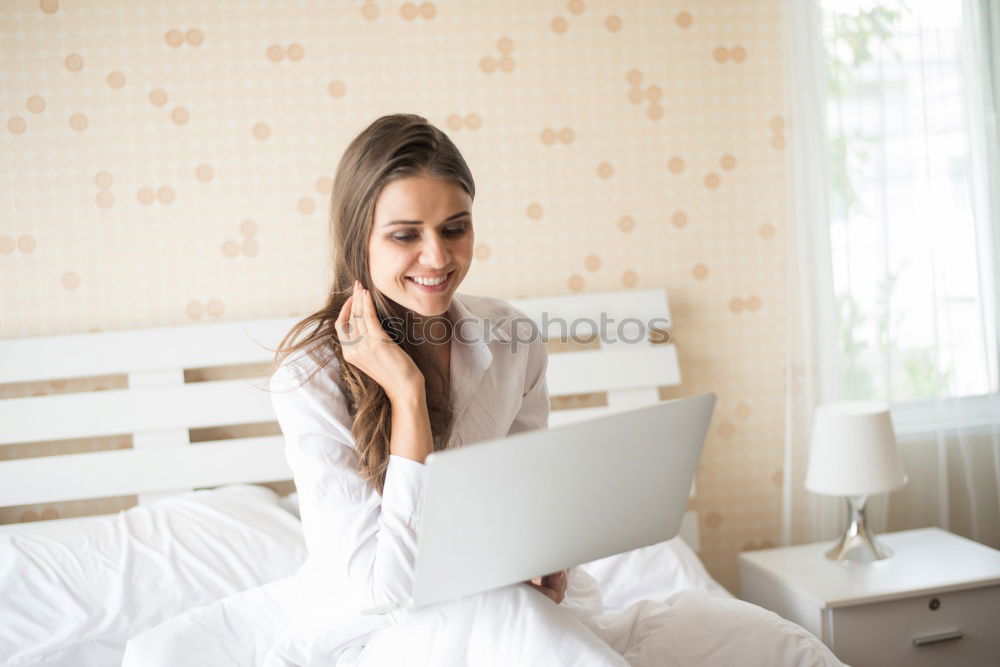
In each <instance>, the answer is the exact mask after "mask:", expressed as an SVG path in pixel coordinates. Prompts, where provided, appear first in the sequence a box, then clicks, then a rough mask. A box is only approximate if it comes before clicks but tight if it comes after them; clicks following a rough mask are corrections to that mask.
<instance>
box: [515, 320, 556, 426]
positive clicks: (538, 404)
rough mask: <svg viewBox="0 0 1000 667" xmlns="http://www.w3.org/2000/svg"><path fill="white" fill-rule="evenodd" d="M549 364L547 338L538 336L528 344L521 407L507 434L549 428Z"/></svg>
mask: <svg viewBox="0 0 1000 667" xmlns="http://www.w3.org/2000/svg"><path fill="white" fill-rule="evenodd" d="M548 366H549V352H548V349H547V348H546V347H545V340H544V339H542V338H541V337H540V336H539V337H536V338H535V339H534V340H532V341H531V344H530V345H529V346H528V367H527V371H526V372H525V375H524V394H523V395H522V398H521V407H520V408H518V411H517V415H516V416H515V417H514V421H513V422H511V425H510V428H509V429H508V430H507V435H514V434H515V433H521V432H524V431H533V430H535V429H540V428H548V425H549V389H548V385H547V384H546V380H545V373H546V372H547V370H548Z"/></svg>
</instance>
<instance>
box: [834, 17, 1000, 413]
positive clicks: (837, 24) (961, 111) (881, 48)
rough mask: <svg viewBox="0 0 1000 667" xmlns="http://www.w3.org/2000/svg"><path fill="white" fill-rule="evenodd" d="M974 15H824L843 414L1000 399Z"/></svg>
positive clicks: (992, 240) (992, 157) (988, 148)
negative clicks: (846, 403) (857, 405)
mask: <svg viewBox="0 0 1000 667" xmlns="http://www.w3.org/2000/svg"><path fill="white" fill-rule="evenodd" d="M973 5H974V0H970V1H967V2H965V3H962V2H958V1H950V2H940V1H938V0H905V1H903V0H884V1H882V2H871V1H868V2H864V1H862V0H821V2H820V7H821V10H822V19H823V33H824V34H823V37H824V43H825V47H826V65H827V73H828V90H827V93H828V97H827V105H826V125H827V128H826V129H827V136H828V149H829V153H830V164H829V174H830V177H829V181H830V182H829V201H830V204H829V206H830V211H829V214H830V252H831V260H832V268H833V289H834V293H835V297H836V302H837V312H838V332H837V333H838V338H839V340H838V347H839V354H840V363H839V367H840V378H839V383H840V394H841V396H842V397H843V398H854V399H861V400H880V401H888V402H890V403H892V404H893V405H894V407H895V406H897V405H901V406H904V407H905V406H907V405H909V406H911V408H918V409H919V406H920V405H921V404H925V405H926V403H927V402H928V401H934V400H935V399H941V398H946V397H983V398H982V399H980V400H992V399H994V398H995V397H996V395H997V392H998V389H1000V388H998V381H1000V372H998V367H997V347H998V338H997V314H996V303H995V301H996V293H997V290H996V282H995V281H996V273H995V267H996V260H997V259H998V258H997V257H996V256H995V254H996V251H995V248H996V247H997V245H996V239H997V236H998V234H1000V229H998V224H997V222H996V203H995V201H994V202H993V203H991V202H990V201H989V198H990V196H993V197H996V196H997V192H996V182H995V180H994V183H993V184H992V186H991V184H990V179H996V177H997V175H996V174H995V173H992V172H993V170H992V169H991V168H990V167H988V166H987V165H996V164H997V160H998V152H1000V147H998V146H997V143H996V130H995V127H996V125H995V124H996V114H995V107H994V104H995V100H994V99H993V98H992V97H991V96H990V95H982V94H979V93H981V91H982V87H977V86H979V82H978V79H977V77H978V76H980V75H982V74H983V73H985V75H986V76H989V77H994V78H992V79H990V80H991V81H995V80H996V79H995V77H996V72H991V71H990V67H991V56H990V53H989V46H988V45H989V44H990V41H991V40H989V39H987V40H980V41H976V40H974V39H970V35H971V34H973V32H972V31H975V30H979V29H980V28H982V26H979V25H974V21H977V20H980V17H979V16H978V15H977V14H975V13H974V12H970V11H969V8H970V7H972V6H973ZM987 5H989V2H988V0H987V1H986V2H983V3H982V7H983V8H985V9H987V10H988V11H992V12H997V9H996V7H997V6H996V4H995V3H994V4H993V8H992V9H990V8H989V7H987ZM976 44H978V45H980V47H983V48H976V47H975V45H976ZM984 45H985V46H984ZM986 89H988V86H987V87H986ZM991 123H992V124H991ZM984 132H985V134H984ZM991 132H992V135H990V133H991ZM990 137H992V138H991V139H990ZM986 397H989V398H986ZM970 400H975V399H971V398H970ZM912 414H916V413H912Z"/></svg>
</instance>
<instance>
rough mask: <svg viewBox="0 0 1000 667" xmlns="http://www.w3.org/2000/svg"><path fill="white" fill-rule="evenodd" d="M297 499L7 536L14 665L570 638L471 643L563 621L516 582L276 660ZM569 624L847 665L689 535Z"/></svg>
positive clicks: (241, 493) (720, 654) (415, 651)
mask: <svg viewBox="0 0 1000 667" xmlns="http://www.w3.org/2000/svg"><path fill="white" fill-rule="evenodd" d="M295 501H296V498H295V496H294V495H293V496H290V497H285V498H279V497H278V496H277V494H275V493H274V492H272V491H270V490H269V489H266V488H263V487H259V486H253V485H231V486H227V487H221V488H219V489H214V490H210V491H197V492H194V493H191V494H186V495H184V496H180V497H176V498H169V499H166V500H163V501H161V502H159V503H155V504H153V505H149V506H142V507H136V508H133V509H130V510H128V511H125V512H120V513H118V514H117V515H114V516H110V517H104V518H100V519H91V520H87V521H83V522H70V523H66V524H60V525H50V526H45V525H42V524H40V525H38V526H37V527H33V528H32V529H30V530H28V531H25V532H21V533H13V534H8V535H4V536H0V665H2V666H3V667H14V666H15V665H16V666H23V665H36V666H42V665H44V666H46V667H55V666H60V667H61V666H64V665H65V666H69V665H72V666H73V667H91V666H97V665H119V664H121V660H122V656H123V653H124V649H125V645H126V641H127V640H128V639H129V638H131V637H136V636H137V635H141V634H143V633H144V632H145V631H147V630H149V629H150V628H154V627H155V628H156V629H155V630H153V631H152V632H148V633H146V634H145V635H143V636H144V637H145V638H146V641H145V644H144V650H147V651H150V653H151V655H149V656H143V657H142V658H141V659H140V660H139V662H138V663H137V664H143V665H145V664H150V665H152V664H155V663H154V662H153V660H155V659H156V658H155V654H165V653H166V651H167V649H166V648H164V650H163V651H159V650H157V642H162V646H163V647H169V650H170V651H171V662H170V664H171V665H175V666H176V665H183V664H192V665H194V664H199V665H204V664H212V665H217V666H219V667H221V666H223V665H234V666H235V665H239V666H240V667H243V666H245V665H247V664H265V662H266V661H267V660H271V662H270V663H269V667H270V665H275V666H277V665H281V666H282V667H284V666H286V665H291V664H310V665H313V666H314V667H320V666H323V667H325V666H326V665H338V666H339V667H345V666H346V665H371V664H376V665H377V664H390V663H391V664H399V665H404V664H435V663H433V662H428V659H429V656H431V655H433V653H432V652H429V651H428V650H426V649H428V646H427V638H428V637H437V638H438V641H436V642H434V645H435V646H436V648H435V649H434V650H436V651H438V652H439V653H438V655H437V656H436V659H437V660H438V662H437V663H436V664H462V663H463V662H465V660H466V659H467V658H468V656H469V655H473V654H474V652H475V650H485V651H487V652H489V653H490V655H493V656H494V659H499V657H500V653H499V652H498V651H500V650H501V649H502V650H507V649H503V647H505V646H507V647H515V646H516V647H519V648H518V650H519V651H521V653H519V654H518V655H519V656H520V657H519V661H521V662H523V658H524V656H530V655H541V654H542V651H543V648H546V647H547V649H548V650H550V649H551V645H552V642H557V641H558V639H559V638H558V637H557V636H550V637H547V638H546V637H545V635H544V632H537V628H536V630H533V631H532V632H531V636H522V637H519V636H506V637H503V638H496V637H494V638H492V639H491V638H490V637H488V636H487V637H486V639H487V641H486V642H485V643H484V642H483V641H482V639H483V635H484V633H482V632H480V633H479V634H478V636H479V640H478V641H477V643H476V644H475V645H473V644H471V643H470V642H473V637H475V636H476V633H475V632H473V629H472V628H464V629H463V628H462V626H461V623H472V622H478V623H480V624H482V623H490V622H491V621H489V615H490V614H493V615H495V617H496V619H501V618H518V617H527V616H530V613H531V612H532V611H534V612H535V613H537V612H539V610H541V611H542V612H544V613H546V614H547V613H549V611H548V610H547V609H546V608H545V607H543V606H539V598H541V600H542V603H543V604H544V605H550V606H551V607H552V608H553V609H554V608H555V605H552V603H551V601H549V600H548V599H547V598H544V596H541V594H540V593H538V592H537V591H532V590H530V589H529V588H528V587H527V586H523V585H515V586H514V587H508V588H507V589H500V590H499V591H497V592H491V593H490V594H489V597H488V598H487V597H485V596H469V598H463V600H461V601H455V602H454V603H446V605H450V607H451V608H454V609H452V611H454V612H456V613H452V614H448V613H442V610H443V609H444V607H441V608H439V609H438V610H437V611H436V612H433V611H431V612H428V613H420V612H417V613H415V614H414V615H413V616H412V617H410V618H409V619H408V620H407V622H406V623H400V624H398V625H397V626H396V627H394V628H392V631H391V632H388V631H381V632H380V633H378V634H377V635H376V636H375V638H374V640H373V641H372V642H371V643H370V644H369V646H367V647H366V648H365V649H364V650H363V651H362V650H361V649H360V647H359V648H358V649H356V650H354V651H349V652H347V653H345V654H342V655H340V656H339V660H329V659H324V657H323V656H322V655H319V656H311V657H310V658H309V659H308V660H299V661H297V662H296V661H289V662H284V661H282V660H281V659H280V658H279V654H280V653H281V652H280V651H279V652H275V651H273V650H272V649H273V648H274V642H275V636H276V632H277V631H278V629H279V628H281V626H282V624H283V623H284V622H285V619H286V616H287V614H286V609H287V608H289V607H290V606H294V605H295V597H296V595H297V594H298V593H297V592H296V590H295V586H294V579H295V578H294V577H293V576H292V575H293V574H294V572H295V571H296V570H297V569H298V567H299V566H300V565H301V564H302V562H303V561H304V560H305V555H306V554H305V549H304V545H303V542H302V533H301V525H300V523H299V521H298V517H297V515H296V513H297V507H296V504H295ZM591 575H592V576H591ZM514 589H519V590H516V591H515V590H514ZM532 596H534V597H532ZM469 605H472V606H471V607H470V606H469ZM477 605H478V606H477ZM458 607H463V608H462V609H458ZM465 607H468V609H466V608H465ZM559 611H560V613H562V612H566V614H567V616H572V617H573V618H574V619H576V620H575V621H573V622H580V623H583V624H584V625H585V626H586V627H587V628H589V629H590V630H591V631H592V632H593V633H594V634H595V635H597V636H598V637H600V639H601V640H602V641H603V642H605V643H606V644H607V645H608V646H610V647H612V648H613V649H614V651H615V652H616V653H617V654H620V655H623V656H625V658H626V659H627V660H628V661H629V663H630V664H633V665H652V664H656V665H662V664H691V665H698V664H703V665H716V664H719V665H721V664H746V665H752V664H760V665H764V664H767V665H771V664H796V665H830V664H838V663H837V662H836V661H835V659H834V658H833V656H832V654H830V653H829V651H827V650H826V649H825V647H823V646H822V644H820V643H819V641H818V640H816V639H815V638H813V637H812V636H811V635H809V634H808V633H806V632H805V631H804V630H802V629H801V628H798V626H795V625H793V624H790V623H787V622H786V621H783V620H781V619H780V618H779V617H777V616H775V615H774V614H770V612H766V611H764V610H762V609H760V608H757V607H754V606H752V605H749V604H747V603H744V602H741V601H739V600H735V599H734V598H733V597H732V596H731V595H729V593H728V592H726V591H725V589H723V588H722V587H721V586H720V585H719V584H718V583H717V582H715V581H714V580H713V579H712V578H711V577H710V576H709V575H708V573H707V572H706V571H705V569H704V567H703V566H702V564H701V562H700V561H699V560H698V558H697V556H696V555H695V554H694V552H692V551H691V550H690V549H689V548H688V547H687V545H686V544H684V543H683V541H681V540H680V539H679V538H675V539H674V540H670V541H668V542H664V543H662V544H658V545H652V546H650V547H645V548H643V549H637V550H635V551H632V552H628V553H625V554H619V555H617V556H612V557H609V558H604V559H600V560H598V561H594V562H592V563H588V564H585V565H583V566H580V567H578V568H575V569H574V573H573V575H572V577H571V581H570V588H569V590H568V591H567V597H566V600H565V601H564V602H563V604H562V605H561V606H560V610H559ZM182 612H187V613H184V614H182ZM505 614H512V616H505ZM552 618H553V622H555V621H557V620H560V619H556V618H555V617H552ZM456 619H463V620H459V621H456ZM560 622H561V621H560ZM488 627H489V626H488ZM511 634H515V635H516V634H517V631H516V630H512V631H511ZM446 637H450V638H451V639H450V640H448V641H443V640H441V638H446ZM150 638H152V640H150ZM494 640H496V641H495V643H494V644H493V645H491V644H490V642H491V641H494ZM421 642H422V643H423V646H422V649H423V650H422V649H421ZM540 642H541V643H540ZM543 644H544V646H543ZM133 645H135V642H133ZM179 646H183V650H184V654H186V655H187V657H186V658H185V657H183V656H182V655H179V654H178V653H177V650H178V647H179ZM533 647H534V648H533ZM592 648H593V647H591V649H592ZM569 650H570V649H568V648H567V649H566V650H565V651H564V652H563V653H562V654H561V656H562V657H565V658H566V659H567V660H568V661H569V662H565V663H563V664H608V663H607V662H606V661H605V660H603V659H602V658H600V657H599V656H597V655H591V654H588V651H589V650H590V649H585V648H580V651H582V653H580V655H577V656H575V657H572V656H570V655H569V653H568V652H567V651H569ZM532 651H534V652H532ZM291 653H294V651H292V652H291ZM269 655H270V658H268V657H267V656H269ZM209 656H211V660H208V662H206V660H207V659H208V657H209ZM605 657H606V656H605ZM147 658H148V659H147ZM574 661H575V662H574ZM671 661H673V662H671ZM498 664H500V663H498ZM528 664H530V662H529V663H528Z"/></svg>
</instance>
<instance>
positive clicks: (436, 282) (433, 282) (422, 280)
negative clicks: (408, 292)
mask: <svg viewBox="0 0 1000 667" xmlns="http://www.w3.org/2000/svg"><path fill="white" fill-rule="evenodd" d="M447 279H448V276H444V277H443V278H416V277H412V276H411V277H410V280H412V281H414V282H417V283H420V284H421V285H427V286H428V287H433V286H434V285H440V284H441V283H443V282H444V281H446V280H447Z"/></svg>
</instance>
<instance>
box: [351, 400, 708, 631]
mask: <svg viewBox="0 0 1000 667" xmlns="http://www.w3.org/2000/svg"><path fill="white" fill-rule="evenodd" d="M714 406H715V394H705V395H703V396H694V397H691V398H682V399H676V400H672V401H664V402H661V403H657V404H655V405H650V406H647V407H642V408H636V409H632V410H628V411H623V412H619V413H615V414H612V415H610V416H607V417H600V418H597V419H591V420H588V421H583V422H577V423H574V424H570V425H567V426H560V427H557V428H552V429H548V430H537V431H531V432H528V433H520V434H517V435H514V436H511V437H509V438H504V439H501V440H493V441H490V442H483V443H478V444H473V445H469V446H466V447H460V448H457V449H448V450H443V451H439V452H434V453H433V454H431V455H429V456H428V457H427V459H426V460H425V461H424V463H425V465H426V466H427V480H426V484H425V487H424V494H425V495H424V505H423V510H422V513H421V515H420V524H419V526H420V527H419V531H418V535H417V559H416V571H415V573H414V581H413V591H412V594H411V597H410V598H409V599H407V600H399V601H397V602H395V603H393V604H389V605H384V606H381V607H375V608H372V609H366V610H364V612H363V613H365V614H383V613H387V612H390V611H393V610H395V609H399V608H403V609H418V608H421V607H425V606H427V605H432V604H436V603H438V602H445V601H448V600H452V599H455V598H459V597H462V596H464V595H470V594H472V593H479V592H481V591H486V590H490V589H493V588H499V587H501V586H506V585H508V584H513V583H517V582H520V581H524V580H526V579H531V578H532V577H537V576H541V575H543V574H547V573H550V572H556V571H558V570H561V569H565V568H568V567H572V566H574V565H578V564H580V563H586V562H589V561H592V560H595V559H598V558H603V557H605V556H610V555H613V554H617V553H622V552H624V551H629V550H632V549H637V548H639V547H644V546H647V545H650V544H656V543H658V542H663V541H665V540H668V539H670V538H672V537H674V536H675V535H676V534H677V532H678V531H679V530H680V527H681V521H682V519H683V517H684V512H685V509H686V507H687V501H688V496H689V494H690V490H691V483H692V481H693V480H694V472H695V467H696V466H697V464H698V458H699V457H700V456H701V450H702V446H703V445H704V443H705V436H706V433H707V431H708V423H709V420H710V419H711V416H712V410H713V408H714Z"/></svg>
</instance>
